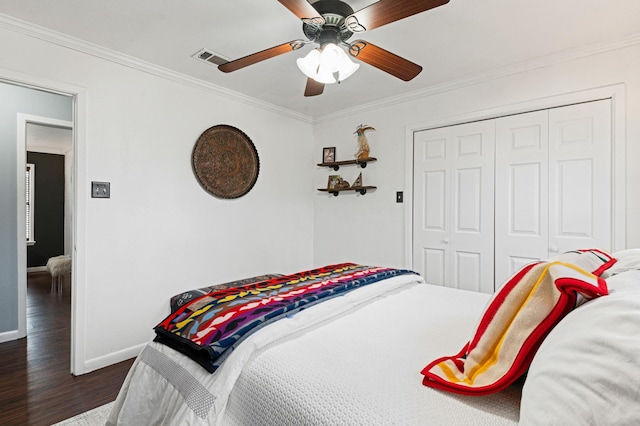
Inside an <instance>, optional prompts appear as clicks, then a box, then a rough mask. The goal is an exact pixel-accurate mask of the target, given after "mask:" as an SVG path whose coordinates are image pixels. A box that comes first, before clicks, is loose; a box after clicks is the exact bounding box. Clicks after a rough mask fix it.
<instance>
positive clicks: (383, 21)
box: [346, 0, 449, 32]
mask: <svg viewBox="0 0 640 426" xmlns="http://www.w3.org/2000/svg"><path fill="white" fill-rule="evenodd" d="M447 3H449V0H412V1H409V0H407V1H397V0H380V1H379V2H377V3H374V4H372V5H371V6H367V7H365V8H364V9H360V10H359V11H357V12H356V13H354V14H353V15H351V16H348V17H347V20H346V22H347V26H348V27H349V29H352V28H353V30H354V31H356V32H358V31H368V30H372V29H374V28H378V27H381V26H383V25H387V24H390V23H392V22H395V21H399V20H400V19H404V18H408V17H409V16H412V15H415V14H418V13H420V12H424V11H425V10H429V9H433V8H434V7H438V6H442V5H443V4H447ZM358 24H359V25H358ZM359 26H361V27H364V28H359Z"/></svg>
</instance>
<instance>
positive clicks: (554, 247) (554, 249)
mask: <svg viewBox="0 0 640 426" xmlns="http://www.w3.org/2000/svg"><path fill="white" fill-rule="evenodd" d="M549 251H550V252H551V253H558V252H559V251H560V249H559V248H558V247H556V246H551V247H549Z"/></svg>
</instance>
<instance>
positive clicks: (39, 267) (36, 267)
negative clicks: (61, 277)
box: [27, 266, 47, 272]
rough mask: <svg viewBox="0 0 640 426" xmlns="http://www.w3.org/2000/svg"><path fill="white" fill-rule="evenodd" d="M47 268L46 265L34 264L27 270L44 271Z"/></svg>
mask: <svg viewBox="0 0 640 426" xmlns="http://www.w3.org/2000/svg"><path fill="white" fill-rule="evenodd" d="M46 270H47V267H46V266H32V267H30V268H27V272H44V271H46Z"/></svg>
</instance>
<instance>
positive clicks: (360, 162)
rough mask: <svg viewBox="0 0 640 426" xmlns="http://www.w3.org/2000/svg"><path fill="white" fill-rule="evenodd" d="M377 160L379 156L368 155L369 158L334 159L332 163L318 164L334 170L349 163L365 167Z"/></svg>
mask: <svg viewBox="0 0 640 426" xmlns="http://www.w3.org/2000/svg"><path fill="white" fill-rule="evenodd" d="M377 160H378V159H377V158H373V157H367V158H361V159H359V160H345V161H333V162H331V163H319V164H318V166H320V167H330V168H332V169H333V170H335V171H338V170H339V169H340V166H346V165H347V164H357V165H359V166H360V167H362V168H363V169H364V168H365V167H367V163H370V162H372V161H377Z"/></svg>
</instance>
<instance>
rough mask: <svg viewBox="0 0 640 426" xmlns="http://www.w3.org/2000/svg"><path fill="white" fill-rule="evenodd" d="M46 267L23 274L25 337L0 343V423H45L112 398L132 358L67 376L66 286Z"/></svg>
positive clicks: (68, 303) (68, 294) (68, 323)
mask: <svg viewBox="0 0 640 426" xmlns="http://www.w3.org/2000/svg"><path fill="white" fill-rule="evenodd" d="M69 286H70V283H69V279H68V277H67V280H66V281H65V284H64V289H63V292H62V294H58V293H57V292H52V291H51V276H50V275H49V273H48V272H32V273H29V274H28V275H27V337H26V338H24V339H19V340H15V341H11V342H5V343H2V344H0V424H2V425H46V426H49V425H51V424H53V423H56V422H59V421H62V420H65V419H67V418H69V417H73V416H75V415H77V414H80V413H82V412H84V411H87V410H91V409H93V408H96V407H98V406H100V405H103V404H106V403H108V402H111V401H113V400H114V399H115V398H116V396H117V394H118V390H119V389H120V386H121V385H122V382H123V381H124V378H125V376H126V374H127V372H128V370H129V368H130V367H131V364H132V363H133V359H132V360H128V361H124V362H121V363H118V364H116V365H112V366H109V367H106V368H102V369H100V370H97V371H94V372H91V373H88V374H83V375H80V376H77V377H76V376H73V375H72V374H71V373H70V372H69V370H70V346H71V345H70V342H71V291H70V287H69Z"/></svg>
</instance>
